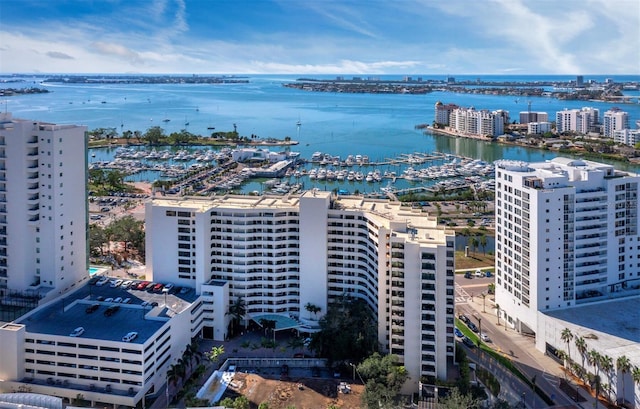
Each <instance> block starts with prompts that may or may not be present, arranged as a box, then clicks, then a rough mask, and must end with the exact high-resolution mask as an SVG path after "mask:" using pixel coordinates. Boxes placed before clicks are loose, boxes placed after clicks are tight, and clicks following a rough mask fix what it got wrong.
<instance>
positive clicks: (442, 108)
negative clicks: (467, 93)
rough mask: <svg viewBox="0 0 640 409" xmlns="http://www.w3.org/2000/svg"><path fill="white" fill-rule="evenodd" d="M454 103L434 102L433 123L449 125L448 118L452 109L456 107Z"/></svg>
mask: <svg viewBox="0 0 640 409" xmlns="http://www.w3.org/2000/svg"><path fill="white" fill-rule="evenodd" d="M457 108H458V106H457V105H456V104H446V105H445V104H443V103H442V102H440V101H438V102H436V106H435V115H434V118H435V123H437V124H441V125H449V118H450V117H451V113H452V112H453V110H454V109H457Z"/></svg>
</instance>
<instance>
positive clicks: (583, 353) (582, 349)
mask: <svg viewBox="0 0 640 409" xmlns="http://www.w3.org/2000/svg"><path fill="white" fill-rule="evenodd" d="M575 344H576V349H577V350H578V353H579V354H580V358H581V359H582V370H583V372H585V367H584V363H585V360H586V358H587V350H588V347H587V341H585V339H584V338H583V337H576V340H575Z"/></svg>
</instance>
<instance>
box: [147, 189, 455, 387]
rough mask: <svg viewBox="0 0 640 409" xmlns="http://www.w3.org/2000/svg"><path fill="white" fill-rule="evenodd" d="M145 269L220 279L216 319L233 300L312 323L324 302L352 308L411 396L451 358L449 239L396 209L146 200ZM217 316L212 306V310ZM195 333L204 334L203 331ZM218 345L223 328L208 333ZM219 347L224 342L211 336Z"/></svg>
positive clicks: (326, 200) (305, 198) (315, 194)
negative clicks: (398, 366) (397, 366)
mask: <svg viewBox="0 0 640 409" xmlns="http://www.w3.org/2000/svg"><path fill="white" fill-rule="evenodd" d="M146 229H147V236H146V237H147V246H146V247H147V253H146V254H147V271H151V272H152V274H153V279H154V280H156V281H165V282H166V281H170V282H174V283H176V284H177V285H180V286H190V287H195V288H196V291H197V292H200V291H201V290H202V288H206V283H207V282H208V281H210V280H212V279H213V280H216V281H218V282H224V283H228V299H227V300H226V301H225V300H215V301H214V302H213V303H214V305H222V310H223V311H226V310H227V308H228V303H229V302H233V301H234V300H236V299H238V298H239V297H243V299H244V300H245V303H246V306H247V313H248V316H249V317H248V318H253V319H256V317H259V316H260V315H261V314H278V315H282V316H284V317H289V318H294V319H296V320H298V321H299V322H301V323H302V324H305V325H307V327H313V326H314V325H315V326H316V327H317V319H314V318H312V317H311V316H310V315H309V314H308V313H307V312H305V309H304V306H305V305H306V304H307V303H312V304H314V305H316V306H319V307H320V308H321V313H320V314H319V316H321V315H322V314H323V313H326V311H327V308H328V307H329V305H330V304H331V302H332V301H333V300H336V299H339V298H341V297H343V296H344V295H349V296H352V297H356V298H359V299H362V300H364V301H365V302H366V303H367V304H368V305H369V307H370V308H371V313H372V315H373V316H374V317H376V318H377V322H378V341H379V343H380V345H381V346H382V348H383V349H384V350H385V351H387V352H390V353H394V354H397V355H398V356H399V357H400V358H401V360H402V361H403V364H404V365H405V367H406V368H407V370H408V371H409V373H410V375H411V381H410V382H409V384H410V385H408V386H409V387H410V388H411V389H413V390H415V389H417V387H418V381H419V379H420V377H421V376H430V377H436V378H440V379H444V378H446V375H447V364H448V363H451V362H452V360H453V356H454V336H453V328H454V234H453V232H450V231H448V230H445V229H443V228H441V227H438V225H437V220H436V218H434V217H429V216H428V215H427V214H426V213H421V212H420V211H413V210H411V209H408V208H404V207H401V206H400V204H399V203H391V202H388V201H383V200H369V199H363V198H361V197H336V196H334V195H333V194H332V193H330V192H320V191H309V192H305V193H304V194H302V195H300V196H293V195H291V196H285V197H270V196H262V197H254V196H224V197H219V198H215V199H211V198H206V199H204V198H186V199H185V198H181V199H168V198H154V199H152V200H151V201H149V202H148V203H147V208H146ZM218 309H219V308H218ZM204 331H205V332H206V331H207V328H204ZM210 332H211V333H213V334H214V337H216V338H217V337H221V336H222V337H223V336H224V333H225V332H226V327H225V326H224V325H222V327H219V328H214V329H213V330H210ZM223 339H224V338H223Z"/></svg>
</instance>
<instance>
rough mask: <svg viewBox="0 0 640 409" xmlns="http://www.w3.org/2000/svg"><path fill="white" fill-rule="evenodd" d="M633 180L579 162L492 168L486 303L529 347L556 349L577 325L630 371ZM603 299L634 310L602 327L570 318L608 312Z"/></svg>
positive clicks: (634, 332)
mask: <svg viewBox="0 0 640 409" xmlns="http://www.w3.org/2000/svg"><path fill="white" fill-rule="evenodd" d="M639 181H640V176H638V175H636V174H631V173H627V172H622V171H618V170H616V169H614V167H613V166H611V165H606V164H601V163H596V162H591V161H587V160H577V159H568V158H562V157H559V158H556V159H553V160H551V161H547V162H541V163H524V162H514V161H506V160H505V161H498V162H497V165H496V198H495V201H496V202H495V203H496V204H495V209H496V210H495V211H496V265H495V268H496V281H495V284H496V298H495V300H496V304H497V305H499V314H500V315H501V317H502V318H504V319H505V320H506V321H507V322H508V325H510V326H511V327H512V328H514V329H516V330H517V331H518V332H521V333H529V334H535V336H536V347H537V348H538V349H540V350H542V351H546V350H547V348H548V347H549V346H552V347H554V348H557V349H565V350H566V347H564V341H561V338H560V332H561V331H562V330H563V329H564V327H565V326H571V327H572V328H574V327H579V330H577V331H581V332H583V333H584V334H589V333H594V332H597V331H600V332H601V336H602V337H603V338H604V337H605V336H606V337H608V338H609V339H613V340H614V341H612V342H611V344H613V345H618V349H613V348H612V349H609V350H607V353H608V354H609V355H610V356H612V357H613V358H614V361H615V358H616V357H617V356H620V355H623V354H624V355H626V356H627V357H629V358H630V359H632V362H634V363H635V364H636V365H638V364H640V324H639V322H640V321H638V320H637V314H635V311H637V302H638V299H639V297H640V258H639V257H640V235H639V232H638V183H639ZM612 300H616V301H617V302H618V303H619V305H625V304H624V303H625V302H627V303H628V304H626V305H628V308H636V310H635V311H634V313H630V314H629V315H626V316H625V315H624V314H623V315H620V316H616V317H611V318H610V321H611V324H609V325H607V324H603V323H597V322H593V323H590V324H588V325H587V324H586V323H585V320H580V319H579V317H580V316H581V311H586V310H585V309H586V308H588V307H590V306H591V307H593V308H596V309H599V310H601V311H603V312H606V311H608V313H609V315H611V314H612V313H613V310H611V309H609V308H611V307H610V305H611V304H610V303H611V302H612ZM620 303H622V304H620ZM596 306H597V307H596ZM634 306H635V307H634ZM618 308H620V307H618ZM563 312H564V315H563V314H562V313H563ZM592 316H595V315H592ZM554 317H555V318H554ZM630 317H631V318H630ZM632 317H636V321H635V322H633V321H631V322H629V321H628V319H633V318H632ZM560 319H562V320H564V321H559V320H560ZM567 321H568V323H567ZM616 322H617V323H618V327H616V325H614V324H613V323H616ZM579 323H582V325H584V326H581V324H579ZM603 328H605V329H603ZM595 339H598V337H596V338H595ZM604 345H606V344H604ZM593 347H594V348H595V349H599V348H603V344H600V345H594V346H593ZM574 349H575V348H574ZM573 353H574V355H573V359H574V360H575V361H576V362H579V361H580V357H579V354H577V353H576V351H573ZM627 383H629V385H632V384H633V383H632V382H629V381H627ZM628 389H633V388H632V387H630V388H628ZM618 392H619V394H620V393H621V390H620V389H619V390H618ZM627 398H629V397H627ZM629 400H630V401H633V399H629Z"/></svg>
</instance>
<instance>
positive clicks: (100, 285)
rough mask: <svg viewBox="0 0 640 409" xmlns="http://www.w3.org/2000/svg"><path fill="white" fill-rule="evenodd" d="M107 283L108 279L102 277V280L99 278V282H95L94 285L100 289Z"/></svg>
mask: <svg viewBox="0 0 640 409" xmlns="http://www.w3.org/2000/svg"><path fill="white" fill-rule="evenodd" d="M108 282H109V277H102V278H100V280H98V281H97V282H96V285H97V286H98V287H102V286H103V285H105V284H107V283H108Z"/></svg>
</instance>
